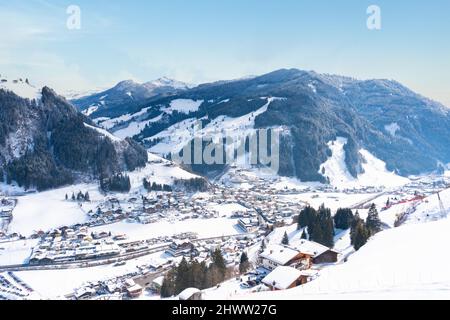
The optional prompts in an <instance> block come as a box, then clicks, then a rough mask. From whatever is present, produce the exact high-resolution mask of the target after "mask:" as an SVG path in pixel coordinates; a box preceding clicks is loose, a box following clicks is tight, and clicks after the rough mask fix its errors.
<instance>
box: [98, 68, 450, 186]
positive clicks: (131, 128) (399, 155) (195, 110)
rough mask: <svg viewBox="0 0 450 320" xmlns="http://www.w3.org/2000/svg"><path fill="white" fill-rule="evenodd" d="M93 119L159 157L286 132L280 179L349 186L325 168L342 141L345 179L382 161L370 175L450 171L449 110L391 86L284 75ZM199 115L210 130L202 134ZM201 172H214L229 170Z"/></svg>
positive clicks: (225, 84) (211, 87)
mask: <svg viewBox="0 0 450 320" xmlns="http://www.w3.org/2000/svg"><path fill="white" fill-rule="evenodd" d="M271 97H272V98H271ZM274 98H275V99H274ZM91 117H92V118H95V119H96V122H97V123H98V124H99V125H101V126H103V127H105V128H106V129H108V130H112V131H113V132H115V133H116V134H117V135H119V136H121V137H127V136H128V137H130V136H134V137H135V139H137V140H138V141H141V142H142V143H144V144H145V145H146V146H147V148H149V149H150V150H151V151H153V152H157V153H159V154H161V155H167V154H168V153H170V152H178V151H179V150H181V149H182V148H183V146H185V145H186V144H187V143H188V142H189V141H191V140H192V139H193V138H194V136H202V137H208V138H212V137H214V138H215V139H217V138H218V137H224V136H225V135H231V136H236V135H239V134H246V133H251V132H255V130H256V129H272V130H278V132H280V134H281V138H280V139H281V142H280V155H281V163H280V170H279V174H280V175H282V176H288V177H297V178H299V179H301V180H302V181H320V182H332V183H337V182H336V181H340V180H342V174H341V175H340V176H339V177H338V179H334V178H335V176H336V174H335V173H333V169H332V167H330V166H326V165H325V163H326V162H327V161H330V159H332V160H333V159H334V160H336V156H338V154H337V153H338V151H334V152H333V150H332V149H333V148H331V146H332V145H333V143H334V142H339V138H342V139H345V143H344V144H343V145H342V150H343V151H342V152H343V153H342V154H341V155H339V157H340V158H339V159H337V160H336V161H335V162H336V163H339V164H340V169H339V170H341V171H342V172H343V175H344V176H347V178H346V181H357V178H358V176H360V175H362V174H364V172H365V171H371V169H370V168H368V166H367V165H366V166H365V164H367V163H368V162H370V163H375V162H376V163H377V168H379V169H380V170H381V171H380V170H375V171H374V170H372V173H371V175H372V176H376V175H377V174H378V173H379V172H384V173H385V174H386V175H387V176H389V175H391V174H392V172H394V173H395V174H396V175H402V176H408V175H411V174H420V173H424V172H431V171H434V170H438V169H439V170H442V167H443V166H444V165H445V164H447V163H449V162H450V115H449V112H448V109H447V108H446V107H445V106H443V105H441V104H439V103H437V102H434V101H431V100H430V99H427V98H424V97H422V96H420V95H418V94H416V93H414V92H413V91H411V90H409V89H408V88H406V87H404V86H402V85H401V84H399V83H398V82H396V81H391V80H367V81H362V80H356V79H352V78H348V77H341V76H332V75H322V74H317V73H315V72H307V71H301V70H296V69H290V70H285V69H283V70H278V71H274V72H272V73H269V74H266V75H262V76H259V77H251V78H244V79H238V80H234V81H220V82H216V83H210V84H203V85H200V86H198V87H195V88H192V89H188V90H183V91H182V92H178V93H176V94H172V95H165V96H156V97H153V98H151V99H150V100H148V101H147V103H144V104H142V105H140V106H138V107H136V108H134V109H133V110H132V111H130V110H127V109H125V110H124V111H123V112H121V113H117V115H116V116H113V117H103V118H100V117H98V116H97V115H96V114H94V115H92V116H91ZM199 119H201V121H202V125H203V129H202V130H201V131H200V132H194V131H195V130H194V126H193V125H194V124H195V123H197V122H198V120H199ZM193 169H196V170H197V169H198V171H199V172H202V173H209V172H211V171H214V172H221V171H222V169H223V167H222V168H217V167H210V166H209V167H208V166H203V167H197V168H193ZM327 171H329V172H327ZM333 175H334V176H333ZM366 176H367V175H366ZM393 176H395V175H393ZM393 176H392V177H393ZM333 179H334V181H332V180H333ZM384 180H385V179H384ZM397 180H398V179H397ZM398 181H400V180H398ZM340 182H342V181H340Z"/></svg>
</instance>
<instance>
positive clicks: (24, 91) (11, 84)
mask: <svg viewBox="0 0 450 320" xmlns="http://www.w3.org/2000/svg"><path fill="white" fill-rule="evenodd" d="M2 79H4V80H6V82H3V81H2ZM0 89H4V90H6V91H12V92H14V93H15V94H16V95H18V96H19V97H21V98H25V99H30V100H33V99H35V100H39V99H40V98H41V89H38V88H36V87H34V86H32V85H31V84H29V83H27V82H25V81H23V79H17V80H14V79H7V78H5V77H2V78H1V79H0Z"/></svg>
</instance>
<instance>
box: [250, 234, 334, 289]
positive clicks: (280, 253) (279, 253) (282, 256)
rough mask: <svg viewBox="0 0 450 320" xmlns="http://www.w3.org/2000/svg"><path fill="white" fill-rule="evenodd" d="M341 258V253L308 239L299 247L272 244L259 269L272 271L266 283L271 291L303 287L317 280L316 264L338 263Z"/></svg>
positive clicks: (262, 257)
mask: <svg viewBox="0 0 450 320" xmlns="http://www.w3.org/2000/svg"><path fill="white" fill-rule="evenodd" d="M338 256H339V252H338V251H336V250H334V249H331V248H328V247H326V246H323V245H321V244H319V243H317V242H314V241H309V240H305V239H301V240H300V241H298V242H296V243H295V245H278V244H272V245H269V246H268V247H267V248H266V249H265V250H264V251H263V252H261V253H260V254H259V257H258V264H259V266H260V267H262V268H264V269H266V270H268V271H269V272H270V273H269V274H268V275H267V277H265V278H264V279H263V280H262V283H263V284H265V285H266V286H267V287H269V288H270V289H271V290H285V289H290V288H293V287H296V286H299V285H303V284H305V283H307V282H309V281H311V280H313V279H314V278H315V277H316V275H317V271H316V270H314V269H313V267H314V266H315V265H322V264H327V263H336V262H337V261H338Z"/></svg>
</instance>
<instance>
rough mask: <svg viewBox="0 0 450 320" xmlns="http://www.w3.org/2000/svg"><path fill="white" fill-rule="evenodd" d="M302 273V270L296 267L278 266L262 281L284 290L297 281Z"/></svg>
mask: <svg viewBox="0 0 450 320" xmlns="http://www.w3.org/2000/svg"><path fill="white" fill-rule="evenodd" d="M301 274H302V272H301V271H300V270H297V269H295V268H291V267H283V266H282V267H277V268H276V269H275V270H273V271H272V272H271V273H269V274H268V275H267V276H266V277H265V278H264V279H263V280H262V282H263V283H264V284H266V285H270V286H274V287H275V288H276V289H277V290H284V289H287V288H288V287H289V286H290V285H292V284H293V283H294V282H295V281H297V280H298V279H299V278H300V275H301Z"/></svg>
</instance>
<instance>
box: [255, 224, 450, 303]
mask: <svg viewBox="0 0 450 320" xmlns="http://www.w3.org/2000/svg"><path fill="white" fill-rule="evenodd" d="M449 228H450V220H449V219H444V220H440V221H437V222H431V223H424V224H415V225H407V226H403V227H400V228H394V229H389V230H387V231H384V232H381V233H379V234H377V235H376V236H375V237H374V238H373V239H371V240H370V241H369V242H368V243H367V244H366V245H365V246H364V247H363V248H361V249H360V251H358V252H356V253H355V254H353V255H352V256H351V257H350V258H349V261H348V262H347V263H344V264H342V265H338V266H335V267H332V268H331V267H330V268H326V269H324V270H322V271H321V272H320V276H319V278H318V279H316V280H314V281H312V282H310V283H308V284H306V285H304V286H301V287H297V288H295V289H291V290H286V291H282V292H271V293H270V294H267V293H260V294H255V295H253V296H251V297H248V298H249V299H449V298H450V273H449V272H448V270H449V268H450V252H449V251H448V250H446V248H447V247H448V245H449V244H450V233H449V232H448V230H449Z"/></svg>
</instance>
